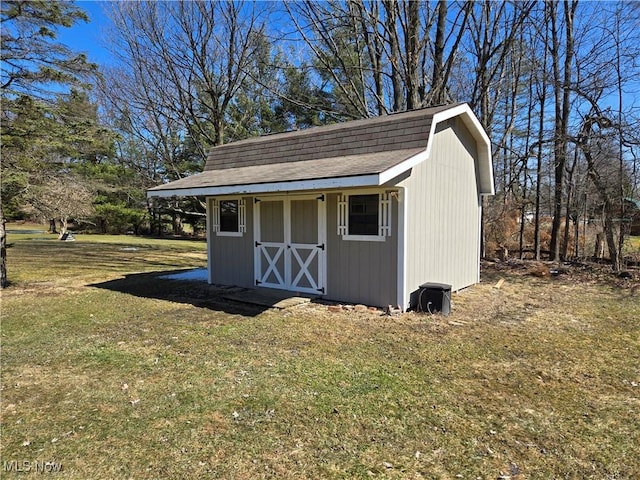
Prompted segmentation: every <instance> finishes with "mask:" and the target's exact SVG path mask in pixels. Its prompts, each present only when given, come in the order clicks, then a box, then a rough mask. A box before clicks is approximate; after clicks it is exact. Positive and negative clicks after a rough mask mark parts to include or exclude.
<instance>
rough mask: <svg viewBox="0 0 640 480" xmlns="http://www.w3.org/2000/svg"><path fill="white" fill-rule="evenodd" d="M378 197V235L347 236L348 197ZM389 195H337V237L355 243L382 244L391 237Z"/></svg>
mask: <svg viewBox="0 0 640 480" xmlns="http://www.w3.org/2000/svg"><path fill="white" fill-rule="evenodd" d="M372 194H377V195H378V235H349V197H350V196H352V195H372ZM391 212H392V208H391V194H390V193H389V192H380V191H379V190H376V191H369V190H366V191H358V192H354V193H347V194H344V193H339V194H338V215H337V218H338V236H340V237H342V239H343V240H347V241H355V242H384V241H385V240H386V239H387V237H390V236H391Z"/></svg>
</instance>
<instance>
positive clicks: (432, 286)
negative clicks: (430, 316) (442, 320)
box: [412, 283, 451, 315]
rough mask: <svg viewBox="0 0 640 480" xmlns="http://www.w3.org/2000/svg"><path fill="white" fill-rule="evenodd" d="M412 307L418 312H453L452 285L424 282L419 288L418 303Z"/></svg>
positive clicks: (443, 313)
mask: <svg viewBox="0 0 640 480" xmlns="http://www.w3.org/2000/svg"><path fill="white" fill-rule="evenodd" d="M412 308H413V309H414V310H416V311H417V312H425V313H437V312H440V313H441V314H442V315H449V313H451V285H447V284H446V283H423V284H422V285H420V287H419V289H418V295H417V299H416V305H415V306H413V305H412Z"/></svg>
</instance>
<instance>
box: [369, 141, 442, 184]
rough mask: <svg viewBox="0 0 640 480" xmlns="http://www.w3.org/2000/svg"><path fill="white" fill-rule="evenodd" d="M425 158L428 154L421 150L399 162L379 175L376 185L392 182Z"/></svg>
mask: <svg viewBox="0 0 640 480" xmlns="http://www.w3.org/2000/svg"><path fill="white" fill-rule="evenodd" d="M429 144H431V142H429ZM427 158H429V153H428V151H427V150H423V151H422V152H420V153H417V154H416V155H414V156H413V157H410V158H407V159H406V160H404V161H403V162H400V163H399V164H398V165H396V166H394V167H391V168H389V169H387V170H385V171H384V172H382V173H381V174H380V183H379V184H378V185H383V184H385V183H387V182H389V181H390V180H393V179H394V178H396V177H397V176H398V175H402V174H403V173H404V172H406V171H407V170H410V169H412V168H413V167H415V166H416V165H418V164H419V163H421V162H423V161H425V160H426V159H427Z"/></svg>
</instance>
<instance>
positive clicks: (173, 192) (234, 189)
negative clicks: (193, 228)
mask: <svg viewBox="0 0 640 480" xmlns="http://www.w3.org/2000/svg"><path fill="white" fill-rule="evenodd" d="M381 176H382V174H378V173H375V174H369V175H356V176H352V177H336V178H321V179H314V180H298V181H284V182H272V183H250V184H242V185H220V186H202V187H190V188H189V187H187V188H162V187H156V188H157V189H151V190H147V198H154V197H157V198H170V197H209V196H214V195H246V194H253V193H274V192H298V191H303V190H333V189H340V188H351V187H372V186H379V185H381V184H382V183H381V181H380V178H381Z"/></svg>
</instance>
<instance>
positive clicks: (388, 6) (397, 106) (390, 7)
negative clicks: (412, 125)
mask: <svg viewBox="0 0 640 480" xmlns="http://www.w3.org/2000/svg"><path fill="white" fill-rule="evenodd" d="M382 4H383V5H384V7H385V11H386V17H387V22H386V23H387V25H386V26H387V34H388V35H389V49H390V52H389V61H390V62H391V83H392V85H393V107H392V108H393V111H394V112H400V111H402V110H404V106H405V104H404V85H403V83H402V69H401V68H400V40H399V38H398V29H397V27H396V23H397V20H398V10H397V8H398V3H397V2H395V1H392V0H385V1H384V2H383V3H382Z"/></svg>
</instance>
